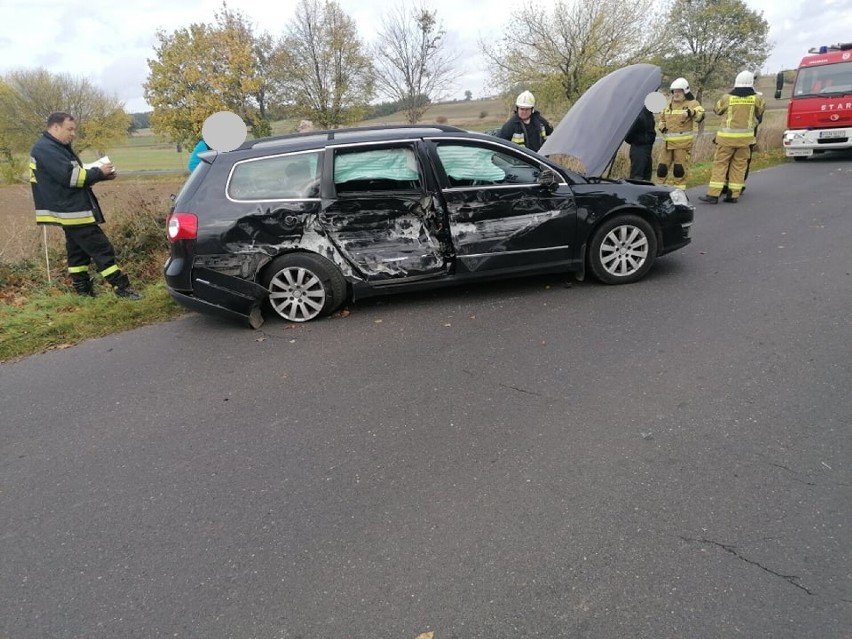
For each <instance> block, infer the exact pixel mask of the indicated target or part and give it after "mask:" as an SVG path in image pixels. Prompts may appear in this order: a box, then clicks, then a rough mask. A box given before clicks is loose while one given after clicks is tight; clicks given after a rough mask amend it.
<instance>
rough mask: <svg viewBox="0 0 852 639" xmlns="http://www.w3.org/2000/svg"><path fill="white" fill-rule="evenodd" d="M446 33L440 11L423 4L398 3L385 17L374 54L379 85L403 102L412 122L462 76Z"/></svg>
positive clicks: (385, 92)
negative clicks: (440, 21) (447, 42)
mask: <svg viewBox="0 0 852 639" xmlns="http://www.w3.org/2000/svg"><path fill="white" fill-rule="evenodd" d="M444 35H445V31H444V30H443V29H442V28H441V26H440V24H439V23H438V19H437V12H436V11H429V10H428V9H426V8H424V7H423V6H408V5H406V4H400V5H396V6H393V7H392V8H391V9H389V10H388V12H387V13H386V14H384V16H383V18H382V27H381V30H380V31H379V34H378V39H377V42H376V45H375V47H374V55H373V58H374V64H375V67H376V87H377V89H378V91H379V93H381V94H383V95H385V96H387V97H388V98H390V99H391V100H392V101H395V102H398V103H399V104H400V106H401V107H402V110H403V111H405V114H406V117H407V118H408V122H409V123H411V124H414V123H416V122H418V121H419V120H420V118H421V117H422V116H423V113H425V111H426V109H427V108H428V106H429V103H430V102H437V101H438V100H440V99H442V98H444V97H446V92H447V91H448V90H449V89H450V87H452V85H453V83H454V82H455V80H456V79H457V78H458V75H459V74H458V72H457V71H456V70H455V63H456V61H457V57H458V56H456V55H451V54H449V53H448V52H447V51H446V46H445V45H446V42H445V40H444Z"/></svg>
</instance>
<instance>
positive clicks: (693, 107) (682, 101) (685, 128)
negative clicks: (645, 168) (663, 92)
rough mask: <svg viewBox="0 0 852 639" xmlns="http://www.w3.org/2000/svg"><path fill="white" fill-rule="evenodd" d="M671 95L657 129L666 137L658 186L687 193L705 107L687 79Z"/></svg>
mask: <svg viewBox="0 0 852 639" xmlns="http://www.w3.org/2000/svg"><path fill="white" fill-rule="evenodd" d="M671 92H672V95H671V98H669V101H668V104H666V108H665V109H663V111H662V112H661V113H660V116H659V119H658V121H657V128H658V129H659V131H660V133H661V134H662V136H663V150H662V153H661V154H660V159H659V163H658V164H657V182H658V183H659V184H669V185H670V186H674V187H676V188H679V189H685V188H686V175H687V172H688V171H689V165H690V161H691V157H692V143H693V141H694V140H695V129H696V126H697V125H698V123H699V122H701V121H702V120H703V119H704V107H702V106H701V103H700V102H698V100H696V99H695V96H694V95H692V93H691V92H690V90H689V82H687V81H686V78H677V79H676V80H675V81H674V82H672V84H671Z"/></svg>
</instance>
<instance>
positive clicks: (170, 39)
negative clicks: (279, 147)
mask: <svg viewBox="0 0 852 639" xmlns="http://www.w3.org/2000/svg"><path fill="white" fill-rule="evenodd" d="M215 18H216V20H215V23H214V24H192V25H190V26H189V27H185V28H181V29H178V30H176V31H174V32H173V33H171V34H167V33H165V32H164V31H160V32H158V33H157V40H158V42H159V44H158V45H157V46H155V52H156V57H155V59H149V60H148V68H149V69H150V73H149V74H148V79H147V81H146V82H145V85H144V88H145V99H146V100H147V102H148V104H150V105H151V106H152V107H153V108H154V111H153V113H152V114H151V128H152V129H153V130H154V132H155V133H157V134H159V135H162V136H164V137H166V138H168V139H170V140H171V141H173V142H177V143H184V144H187V145H190V144H194V143H195V142H196V141H197V140H198V139H199V138H200V137H201V128H202V126H203V125H204V120H206V119H207V117H209V116H210V115H211V114H213V113H216V112H218V111H233V112H234V113H236V114H237V115H239V116H240V117H241V118H242V119H243V120H244V121H245V122H246V124H247V125H248V126H250V127H251V129H252V132H253V134H254V135H255V136H256V137H259V136H261V135H264V134H266V133H268V131H269V128H270V127H269V123H268V122H266V121H265V118H264V117H263V116H264V113H265V111H264V109H265V100H266V97H267V93H268V91H269V88H270V83H269V80H268V79H267V77H266V76H265V75H264V68H263V63H264V62H265V60H266V58H263V57H260V54H261V53H265V55H266V57H268V56H269V55H270V54H271V51H268V50H264V47H270V46H271V39H270V38H269V37H268V36H266V35H261V36H255V34H254V30H253V27H252V26H251V25H250V24H249V23H248V21H247V19H246V18H245V16H244V15H243V14H242V13H240V12H239V11H233V10H231V9H229V8H228V6H227V4H226V3H223V4H222V9H221V11H218V12H217V13H216V14H215Z"/></svg>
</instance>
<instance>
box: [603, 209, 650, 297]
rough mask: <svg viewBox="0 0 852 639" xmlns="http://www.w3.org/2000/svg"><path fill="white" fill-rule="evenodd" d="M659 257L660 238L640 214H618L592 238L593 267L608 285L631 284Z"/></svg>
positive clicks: (640, 277)
mask: <svg viewBox="0 0 852 639" xmlns="http://www.w3.org/2000/svg"><path fill="white" fill-rule="evenodd" d="M656 257H657V235H656V233H654V229H653V227H651V225H650V224H649V223H648V222H646V221H645V220H644V219H642V218H641V217H639V216H638V215H618V216H616V217H613V218H612V219H611V220H607V221H606V222H604V223H603V224H602V225H601V226H600V227H599V228H598V230H597V231H595V234H594V236H593V237H592V241H591V244H590V246H589V266H590V267H591V269H592V273H594V274H595V277H596V278H598V279H599V280H600V281H601V282H603V283H604V284H630V283H632V282H636V281H638V280H640V279H642V278H643V277H645V275H646V274H647V273H648V271H649V270H651V266H652V265H653V264H654V260H655V259H656Z"/></svg>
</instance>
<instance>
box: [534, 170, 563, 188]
mask: <svg viewBox="0 0 852 639" xmlns="http://www.w3.org/2000/svg"><path fill="white" fill-rule="evenodd" d="M537 181H538V185H539V186H542V187H544V188H546V189H547V190H548V191H555V190H556V189H558V188H559V183H560V182H561V181H562V180H560V179H559V177H558V176H557V175H556V173H554V172H553V171H550V170H548V169H544V170H543V171H542V172H541V173H539V174H538V180H537Z"/></svg>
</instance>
